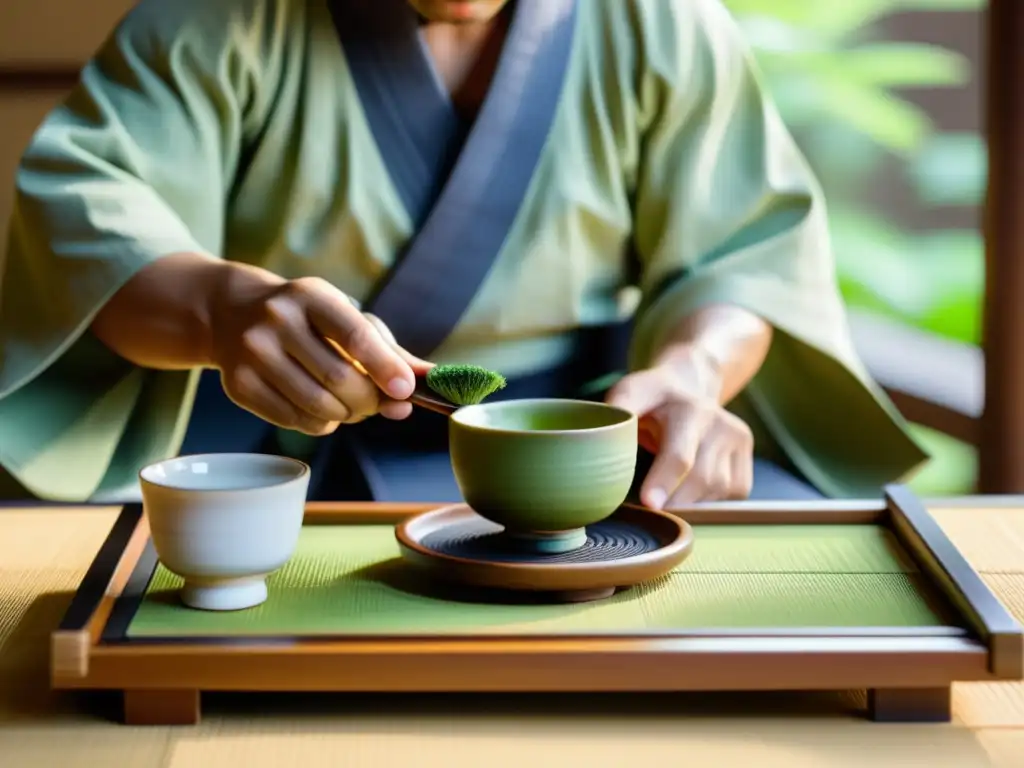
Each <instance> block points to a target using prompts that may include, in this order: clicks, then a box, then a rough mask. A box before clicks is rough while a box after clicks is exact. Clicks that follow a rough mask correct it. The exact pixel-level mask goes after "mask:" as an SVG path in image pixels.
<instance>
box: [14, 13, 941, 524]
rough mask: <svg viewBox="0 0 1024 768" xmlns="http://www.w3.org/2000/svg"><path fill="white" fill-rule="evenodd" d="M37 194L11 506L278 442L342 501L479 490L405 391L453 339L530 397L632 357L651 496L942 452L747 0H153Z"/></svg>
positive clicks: (40, 163) (77, 116)
mask: <svg viewBox="0 0 1024 768" xmlns="http://www.w3.org/2000/svg"><path fill="white" fill-rule="evenodd" d="M16 184H17V196H16V203H15V208H14V213H13V217H12V220H11V223H10V229H9V237H8V241H7V247H6V252H5V256H4V258H3V261H2V262H0V265H2V266H0V280H2V289H0V465H2V467H3V470H4V475H3V476H4V478H5V482H6V484H7V485H8V486H9V487H10V488H9V493H24V494H28V495H33V496H37V497H41V498H45V499H62V500H86V499H102V498H121V497H122V496H124V495H125V494H128V493H131V492H132V490H131V489H133V488H134V487H135V482H136V475H137V472H138V470H139V469H140V467H141V466H143V465H144V464H146V463H148V462H151V461H154V460H158V459H162V458H166V457H168V456H172V455H175V454H177V453H179V452H183V453H195V452H204V451H220V450H268V451H279V452H287V453H290V454H292V455H299V456H302V457H305V458H307V459H308V460H309V461H310V462H311V463H312V464H313V465H314V480H313V482H312V485H311V488H312V491H311V495H312V496H313V497H319V498H339V499H340V498H366V497H373V498H377V499H380V500H385V499H417V500H421V501H432V500H439V501H440V500H449V499H450V498H453V497H454V498H455V499H457V498H458V491H457V488H456V487H455V486H454V481H453V480H452V478H451V472H450V468H449V467H448V463H447V458H446V455H445V439H446V434H445V422H444V420H443V419H442V418H440V417H436V416H435V415H433V414H429V413H419V409H417V413H415V414H413V413H412V408H411V406H410V404H409V402H408V401H407V398H408V396H409V394H410V392H411V391H412V387H413V382H414V376H415V375H417V374H422V373H423V372H424V371H425V370H427V369H428V368H429V366H430V365H431V364H434V363H437V362H470V363H476V364H479V365H484V366H487V367H490V368H494V369H497V370H500V371H502V372H503V373H504V374H505V375H506V376H507V377H509V379H510V385H509V387H508V388H507V390H505V392H504V395H503V396H506V397H521V396H537V395H545V396H561V397H583V396H594V395H593V393H594V392H597V391H600V390H601V387H600V386H599V385H598V384H596V383H595V382H597V381H599V380H605V381H607V377H608V375H609V374H611V375H613V379H614V375H615V374H616V372H617V371H618V372H620V373H621V374H622V375H621V376H620V377H619V378H618V380H617V381H615V383H614V385H613V386H611V388H610V390H608V391H607V392H606V393H605V394H603V395H599V396H603V397H605V398H607V399H608V400H609V401H610V402H613V403H617V404H619V405H622V406H624V407H627V408H630V409H632V410H634V411H635V412H636V413H638V414H639V415H640V417H641V427H642V435H643V439H642V442H643V445H644V447H645V449H646V451H645V452H644V453H645V455H648V454H649V455H650V456H651V457H653V458H652V459H651V460H650V461H648V462H647V464H646V465H644V466H643V468H642V470H641V471H640V473H639V474H638V483H639V488H638V490H639V493H640V499H641V500H642V501H643V502H644V503H646V504H648V505H650V506H652V507H658V508H663V507H668V508H671V507H673V506H678V505H683V504H687V503H691V502H695V501H706V500H715V499H733V498H743V497H747V496H752V497H754V498H767V497H776V498H813V497H820V496H821V495H825V496H864V495H877V494H878V493H879V490H880V488H881V487H882V485H883V484H885V483H887V482H890V481H895V480H898V479H900V478H902V477H904V476H905V475H906V474H907V473H908V472H910V471H911V470H913V469H914V468H915V467H917V466H918V465H919V464H920V463H921V462H922V461H923V460H924V459H925V458H926V457H925V455H924V453H923V452H922V451H921V449H920V448H919V447H918V446H917V445H916V444H915V443H914V442H913V441H912V440H911V439H910V438H909V436H908V434H907V431H906V425H905V424H904V422H903V421H902V419H901V418H900V416H899V415H898V414H897V413H896V411H895V409H894V408H893V406H892V404H891V403H890V402H889V401H888V400H887V399H886V398H885V396H884V395H883V394H882V393H881V391H880V389H879V388H878V387H877V386H876V385H875V384H874V383H873V382H872V381H871V379H870V378H869V376H868V375H867V373H866V372H865V370H864V367H863V365H862V364H861V362H860V361H859V359H858V358H857V356H856V354H855V351H854V349H853V345H852V343H851V339H850V335H849V332H848V329H847V320H846V317H845V314H844V308H843V304H842V301H841V299H840V295H839V292H838V289H837V282H836V275H835V265H834V262H833V256H832V252H831V249H830V244H829V236H828V228H827V221H826V213H825V206H824V201H823V199H822V193H821V190H820V189H819V187H818V184H817V182H816V180H815V178H814V176H813V175H812V173H811V171H810V170H809V168H808V166H807V163H806V162H805V160H804V158H803V157H802V156H801V154H800V152H799V150H798V148H797V147H796V145H795V143H794V140H793V139H792V137H791V136H790V134H789V133H788V132H787V130H786V128H785V126H784V125H783V122H782V120H781V119H780V117H779V115H778V113H777V111H776V109H775V107H774V106H773V104H772V102H771V101H770V99H769V97H768V96H767V95H766V93H765V90H764V88H763V87H762V85H761V83H760V82H759V76H758V73H757V70H756V67H755V65H754V63H753V62H752V60H751V55H750V53H749V51H748V50H747V48H746V47H745V45H744V42H743V40H742V38H741V34H740V32H739V31H738V28H737V25H736V24H735V22H734V20H733V19H732V18H731V17H730V16H729V14H728V13H727V11H726V10H725V9H724V8H723V6H722V5H721V4H720V2H719V0H586V1H583V0H516V1H514V2H507V1H506V0H459V1H455V0H223V1H221V2H215V3H211V2H207V0H176V2H173V3H165V2H160V1H159V0H143V1H142V2H141V3H139V5H138V6H137V7H136V8H135V9H134V10H132V11H131V12H130V13H129V14H128V15H127V16H126V17H125V18H124V19H123V20H122V21H121V22H120V24H119V25H118V27H117V29H116V30H115V31H114V33H113V34H112V35H111V37H110V38H109V40H108V41H107V42H106V43H105V45H104V46H103V47H102V49H101V50H100V51H99V52H98V53H97V54H96V56H95V57H94V58H93V59H92V60H91V61H90V62H89V63H88V64H87V65H86V66H85V68H84V70H83V72H82V76H81V81H80V83H79V84H78V86H77V87H76V88H75V89H74V90H73V92H72V93H71V94H70V96H69V97H68V98H67V99H66V100H65V101H64V102H63V103H62V104H61V105H60V106H58V107H57V108H56V109H54V110H53V112H52V113H51V114H50V115H49V116H48V117H47V118H46V120H45V122H44V123H43V124H42V126H41V127H40V128H39V130H38V132H37V133H36V134H35V136H34V137H33V139H32V141H31V144H30V145H29V147H28V149H27V151H26V152H25V155H24V158H23V161H22V163H21V165H20V168H19V170H18V174H17V180H16ZM328 339H329V340H332V341H334V342H336V343H337V344H339V345H340V346H341V347H342V348H344V349H345V350H346V351H347V353H348V354H349V355H350V356H351V357H352V358H354V359H355V360H357V361H359V362H360V363H361V364H362V366H363V367H364V368H365V369H366V371H367V372H368V375H363V374H362V373H360V372H359V371H358V370H357V369H356V368H354V367H353V366H351V365H349V364H348V363H347V362H346V361H345V360H344V359H343V358H342V357H341V356H340V355H338V354H336V353H335V352H334V351H333V350H332V348H331V347H330V345H329V344H328V343H327V340H328ZM428 361H429V362H428ZM587 393H589V394H587ZM303 436H305V437H308V438H309V439H308V440H305V441H303V440H301V439H299V438H301V437H303Z"/></svg>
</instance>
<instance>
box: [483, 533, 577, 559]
mask: <svg viewBox="0 0 1024 768" xmlns="http://www.w3.org/2000/svg"><path fill="white" fill-rule="evenodd" d="M502 538H503V539H504V540H505V543H506V544H507V545H508V546H509V547H511V548H514V549H515V550H516V551H517V552H523V553H527V554H537V555H561V554H563V553H565V552H572V551H573V550H575V549H579V548H580V547H582V546H583V545H584V544H586V543H587V530H586V529H585V528H574V529H572V530H570V531H554V532H547V531H545V532H543V533H539V532H523V531H505V532H504V533H503V534H502Z"/></svg>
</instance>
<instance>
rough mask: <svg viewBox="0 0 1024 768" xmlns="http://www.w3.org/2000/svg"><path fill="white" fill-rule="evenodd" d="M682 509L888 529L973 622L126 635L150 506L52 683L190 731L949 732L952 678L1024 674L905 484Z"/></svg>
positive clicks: (62, 637) (129, 717) (138, 514)
mask: <svg viewBox="0 0 1024 768" xmlns="http://www.w3.org/2000/svg"><path fill="white" fill-rule="evenodd" d="M438 506H442V505H439V504H373V503H323V502H313V503H310V504H308V505H307V507H306V517H305V524H306V525H337V524H347V525H361V524H389V525H390V524H397V523H399V522H401V521H402V520H404V519H406V518H408V517H409V516H411V515H414V514H417V513H420V512H423V511H426V510H429V509H434V508H437V507H438ZM678 514H680V515H681V516H682V517H684V518H685V519H686V520H687V522H689V523H691V524H708V523H714V524H719V525H729V524H745V523H761V524H773V525H789V524H801V523H803V524H808V523H825V524H828V523H832V524H881V525H885V526H887V527H889V528H890V529H891V530H892V531H893V532H894V533H895V535H896V536H897V537H898V538H899V540H900V541H901V543H902V545H903V546H904V547H905V548H906V550H907V551H908V552H909V553H910V555H911V556H912V557H913V558H914V559H915V560H916V562H917V565H918V567H919V568H920V570H921V572H922V574H924V575H925V576H926V577H927V578H929V579H930V580H931V582H932V584H933V585H934V587H935V588H936V589H937V591H938V593H939V594H941V595H943V596H944V597H945V598H946V600H947V601H948V604H949V606H950V608H951V610H954V611H956V612H957V613H958V614H959V615H960V617H961V618H962V624H961V626H949V627H931V628H921V629H915V628H891V629H887V628H862V629H859V628H850V627H846V628H828V627H824V628H821V629H804V630H786V629H781V630H780V629H765V630H757V629H752V630H742V631H738V630H723V631H719V630H714V629H708V630H697V631H693V630H685V631H684V630H679V631H671V632H665V631H662V632H646V631H643V630H639V631H624V632H623V633H622V634H621V635H611V636H609V635H607V634H602V635H600V636H592V635H591V636H588V635H583V634H580V635H573V636H531V637H522V636H516V637H513V636H500V635H495V636H492V635H488V636H480V637H472V638H470V637H465V636H463V637H451V636H429V637H428V636H417V637H410V636H402V637H396V636H390V637H387V636H380V637H376V636H375V637H365V636H359V637H355V636H330V637H298V636H295V637H259V638H255V637H244V638H242V637H230V638H229V637H211V638H127V637H126V636H125V631H126V629H127V627H128V624H129V623H130V621H131V617H132V616H133V615H134V612H135V610H136V609H137V608H138V603H139V601H140V600H141V599H142V595H143V594H144V592H145V589H146V587H147V585H148V583H149V579H150V578H151V576H152V573H153V570H154V568H155V565H156V555H155V551H154V550H153V547H152V543H151V541H150V538H149V528H148V525H147V522H146V518H145V515H144V514H143V511H142V507H141V505H139V504H129V505H125V506H124V507H123V508H122V511H121V514H120V516H119V517H118V519H117V521H116V522H115V524H114V526H113V527H112V529H111V531H110V534H109V536H108V538H107V539H106V541H105V542H104V544H103V546H102V547H101V548H100V551H99V552H98V554H97V556H96V558H95V560H94V561H93V563H92V565H91V567H90V568H89V570H88V572H87V573H86V575H85V577H84V579H83V581H82V584H81V587H80V588H79V590H78V592H77V593H76V595H75V597H74V599H73V601H72V603H71V605H70V606H69V608H68V610H67V613H66V615H65V617H64V619H63V621H62V622H61V624H60V626H59V627H58V628H57V630H56V631H54V632H53V634H52V637H51V669H50V675H51V685H52V687H53V688H55V689H62V690H69V689H90V690H100V689H106V690H118V691H122V692H123V694H124V720H125V722H127V723H129V724H193V723H196V722H198V720H199V716H200V692H201V691H319V692H323V691H331V692H396V693H398V692H532V693H537V692H598V691H600V692H647V691H728V690H736V691H739V690H742V691H757V690H850V689H866V690H868V692H869V696H868V702H869V712H868V714H869V716H870V717H871V718H873V719H875V720H886V721H948V720H949V719H950V716H951V711H950V709H951V705H950V687H951V685H952V683H954V682H963V681H995V680H1021V679H1024V629H1022V627H1021V626H1020V624H1018V623H1017V622H1016V621H1015V620H1014V618H1013V617H1012V616H1011V615H1010V614H1009V613H1008V612H1007V610H1006V609H1005V608H1004V607H1003V605H1002V604H1001V603H1000V602H999V600H998V599H997V598H996V597H995V595H994V594H993V593H992V592H991V591H990V590H989V589H988V587H987V586H986V585H985V583H984V582H983V581H982V580H981V578H980V577H979V576H978V574H977V573H975V572H974V570H973V569H972V568H971V567H970V565H969V564H968V563H967V561H966V560H965V559H964V557H963V556H962V555H961V554H960V552H959V551H958V550H957V549H956V547H955V546H954V545H953V543H952V542H951V541H950V540H949V539H948V538H947V537H946V536H945V534H944V533H943V531H942V529H941V528H940V527H939V525H938V524H937V523H936V521H935V520H934V519H933V518H932V517H931V515H930V514H929V513H928V511H927V510H926V509H925V507H924V506H923V504H922V503H921V502H920V501H919V500H918V499H917V498H916V497H915V496H914V495H913V494H912V493H911V492H910V491H909V490H907V489H906V488H905V487H902V486H891V487H889V488H887V489H886V494H885V498H884V500H881V501H877V502H875V501H866V502H857V501H826V502H769V503H765V502H740V503H732V504H710V505H703V506H699V507H694V508H692V509H688V510H682V511H680V512H678ZM964 627H966V628H967V629H964Z"/></svg>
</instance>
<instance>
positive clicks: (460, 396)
mask: <svg viewBox="0 0 1024 768" xmlns="http://www.w3.org/2000/svg"><path fill="white" fill-rule="evenodd" d="M505 384H506V382H505V377H504V376H502V375H501V374H500V373H495V372H494V371H490V370H488V369H486V368H481V367H480V366H479V365H438V366H435V367H434V368H431V369H430V371H429V372H428V373H427V386H428V387H430V388H431V389H432V390H433V391H434V392H436V393H437V394H439V395H441V397H443V398H445V399H446V400H448V402H450V403H454V404H455V405H476V404H477V403H480V402H483V401H484V399H485V398H487V397H490V396H491V395H493V394H494V393H495V392H497V391H498V390H499V389H504V388H505Z"/></svg>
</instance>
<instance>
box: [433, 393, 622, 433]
mask: <svg viewBox="0 0 1024 768" xmlns="http://www.w3.org/2000/svg"><path fill="white" fill-rule="evenodd" d="M553 404H558V405H583V406H586V407H588V408H597V409H599V410H606V411H613V412H616V413H619V414H621V415H623V416H625V417H626V418H624V419H622V420H621V421H617V422H615V423H614V424H605V425H603V426H600V427H584V428H582V429H513V428H510V427H489V426H485V425H482V424H469V423H466V421H465V420H464V419H465V417H466V415H467V414H468V415H470V416H472V415H473V413H476V412H478V411H484V410H488V409H491V408H501V407H506V408H508V407H515V406H517V405H523V406H529V405H553ZM449 418H450V419H451V422H452V423H453V424H456V425H458V427H459V428H460V429H467V430H473V431H476V432H486V433H488V434H492V435H534V436H537V437H541V436H551V437H558V436H568V435H594V434H601V433H604V432H613V431H615V430H619V429H622V428H624V427H627V426H628V425H629V424H630V423H637V422H638V421H639V419H638V417H637V415H636V414H635V413H633V412H632V411H629V410H626V409H625V408H622V407H620V406H618V405H610V404H608V403H602V402H598V401H595V400H580V399H579V398H566V397H526V398H521V399H513V400H492V401H491V402H484V403H477V404H476V405H465V406H463V407H461V408H459V409H458V410H456V411H455V413H453V414H452V415H451V416H450V417H449Z"/></svg>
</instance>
